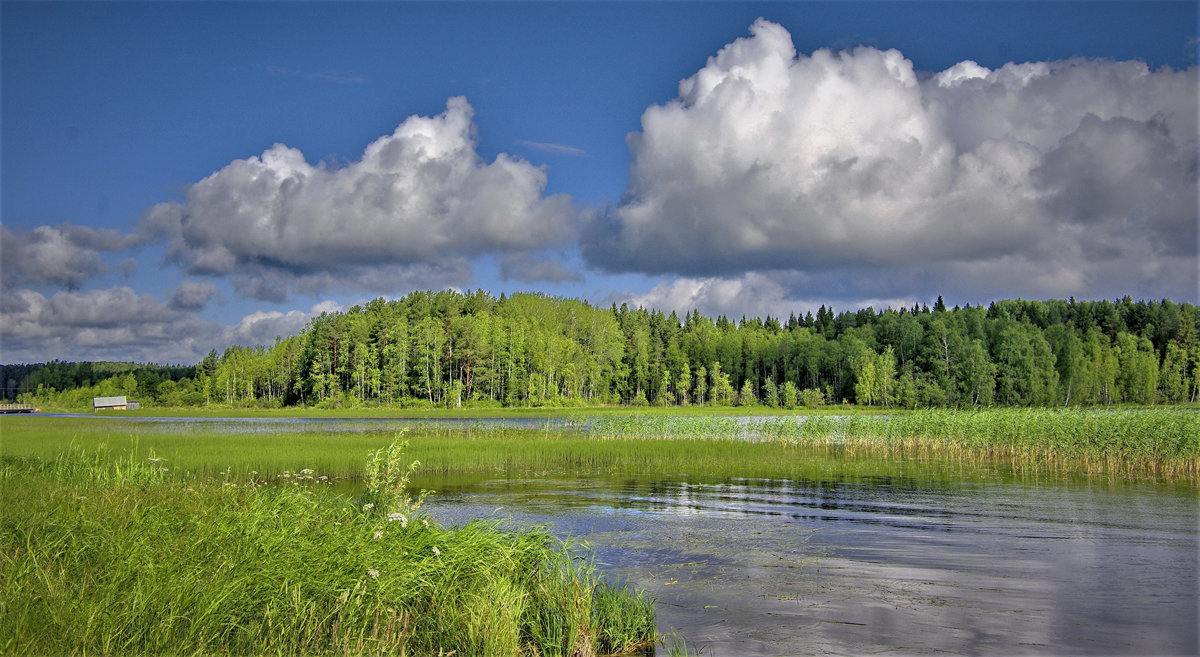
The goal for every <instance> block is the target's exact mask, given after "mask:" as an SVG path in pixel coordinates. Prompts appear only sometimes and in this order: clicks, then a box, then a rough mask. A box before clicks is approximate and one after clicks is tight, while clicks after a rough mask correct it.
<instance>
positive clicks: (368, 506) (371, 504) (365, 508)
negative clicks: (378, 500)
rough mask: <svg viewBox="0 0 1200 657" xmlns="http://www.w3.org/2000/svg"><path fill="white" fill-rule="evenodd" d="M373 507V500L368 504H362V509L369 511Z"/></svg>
mask: <svg viewBox="0 0 1200 657" xmlns="http://www.w3.org/2000/svg"><path fill="white" fill-rule="evenodd" d="M374 508H375V503H374V502H371V503H370V504H364V505H363V511H370V510H371V509H374Z"/></svg>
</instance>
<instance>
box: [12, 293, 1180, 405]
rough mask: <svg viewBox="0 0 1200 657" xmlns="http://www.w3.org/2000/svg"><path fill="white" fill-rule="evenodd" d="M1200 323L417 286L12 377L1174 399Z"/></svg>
mask: <svg viewBox="0 0 1200 657" xmlns="http://www.w3.org/2000/svg"><path fill="white" fill-rule="evenodd" d="M1198 328H1200V309H1198V308H1197V307H1196V306H1194V305H1192V304H1189V303H1179V304H1177V303H1174V302H1172V301H1169V300H1162V301H1149V302H1147V301H1136V302H1135V301H1133V300H1132V299H1130V298H1129V297H1126V298H1124V299H1120V300H1116V301H1075V300H1074V299H1070V300H1049V301H1026V300H1019V299H1018V300H1004V301H996V302H993V303H991V304H989V305H988V306H987V307H986V308H985V307H983V306H971V305H968V306H965V307H958V306H955V307H954V308H949V309H948V308H946V307H945V305H944V304H943V302H942V299H941V298H940V297H939V298H938V300H937V303H935V304H934V306H933V307H932V308H930V307H928V306H927V305H922V306H920V307H916V306H914V307H912V308H900V309H891V308H889V309H886V310H884V311H882V312H876V311H875V310H874V309H872V308H864V309H861V310H857V311H853V312H850V311H843V312H838V313H836V314H835V313H834V312H833V310H832V309H827V308H825V307H821V308H820V310H818V311H817V314H816V315H815V316H814V315H812V314H811V313H808V314H805V315H804V316H803V317H797V316H796V315H795V314H792V315H791V316H789V317H788V318H787V319H783V318H781V317H780V318H776V317H771V316H767V317H766V318H757V317H755V318H749V319H747V318H745V317H742V318H740V319H739V320H737V321H734V320H731V319H730V318H728V317H725V316H719V317H717V318H715V319H714V318H709V317H705V316H702V315H700V314H699V313H698V312H696V311H693V312H691V313H689V314H687V315H685V316H684V317H682V318H680V317H679V316H677V315H676V314H675V313H671V314H670V315H666V314H664V313H662V312H660V311H656V310H647V309H644V308H636V309H635V308H629V307H628V306H626V305H624V304H622V305H621V306H620V307H617V306H615V305H614V306H613V307H611V308H602V307H596V306H593V305H591V304H588V303H586V302H583V301H579V300H576V299H566V298H559V297H553V296H548V295H544V294H514V295H512V296H511V297H505V296H504V295H501V296H500V297H499V298H496V297H493V296H492V295H490V294H488V293H487V292H485V291H481V290H480V291H473V292H467V293H459V292H454V291H441V292H413V293H411V294H408V295H407V296H405V297H403V298H400V299H397V300H393V301H385V300H383V299H375V300H373V301H371V302H369V303H367V304H365V305H361V306H354V307H352V308H350V309H349V310H347V311H345V312H339V313H324V314H322V315H320V316H318V317H314V318H313V319H312V320H311V321H310V322H309V324H308V325H307V326H306V327H305V329H304V330H303V331H302V332H301V333H300V334H299V335H294V336H289V337H281V338H277V339H276V342H275V344H273V345H269V346H263V345H258V346H233V347H230V348H228V349H226V350H225V351H224V353H221V354H218V353H217V352H216V351H212V352H210V353H209V354H208V356H207V357H205V358H204V359H203V360H202V361H201V362H200V363H199V364H198V365H196V366H195V368H194V373H193V372H192V371H191V370H190V369H188V368H178V369H170V368H163V370H161V371H153V370H146V371H147V372H151V373H152V374H154V375H153V376H152V375H151V373H144V374H142V375H141V379H139V378H138V374H137V372H125V373H123V374H120V375H118V376H115V377H111V378H110V379H106V380H101V381H99V382H96V383H94V384H92V385H91V387H90V388H88V387H87V386H86V385H83V384H75V385H72V384H71V383H70V382H67V383H66V384H65V385H63V386H62V387H59V385H57V384H56V383H54V382H53V381H51V380H49V378H48V377H43V379H45V380H44V381H43V382H42V388H41V390H40V392H28V390H30V388H29V387H28V386H27V385H25V384H19V387H24V389H25V390H27V392H25V393H23V395H21V397H22V398H24V399H26V400H29V401H48V402H53V403H58V404H59V405H61V406H70V405H72V403H76V404H78V403H81V402H80V400H82V399H83V397H85V396H89V395H91V394H93V393H98V392H99V391H101V389H102V388H104V387H105V386H106V385H107V389H110V390H117V389H120V390H122V391H124V392H117V393H116V394H130V395H139V396H141V398H142V399H144V400H146V401H152V402H156V403H158V404H160V405H194V404H217V405H228V406H260V407H285V406H319V407H331V408H333V407H351V406H373V405H400V406H425V407H447V408H456V407H462V406H477V407H478V406H483V407H487V406H496V407H499V406H511V407H527V406H583V405H597V404H625V405H633V406H637V405H657V406H666V405H693V406H695V405H718V406H719V405H763V406H771V407H783V408H797V407H814V406H820V405H831V404H857V405H860V406H890V407H901V408H925V407H977V406H1087V405H1097V404H1113V403H1133V404H1155V403H1181V402H1194V401H1196V399H1197V396H1198V394H1200V335H1197V330H1198ZM26 367H28V366H26ZM36 373H37V371H36V369H35V370H34V371H33V372H32V374H36ZM189 374H190V375H191V376H188V375H189ZM120 377H124V378H123V379H122V378H120ZM6 380H9V381H11V380H12V379H9V378H8V376H7V375H6ZM112 380H116V381H117V383H112V382H111V381H112ZM74 397H79V398H80V399H79V400H75V399H74ZM89 401H90V400H89Z"/></svg>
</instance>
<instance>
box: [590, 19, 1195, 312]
mask: <svg viewBox="0 0 1200 657" xmlns="http://www.w3.org/2000/svg"><path fill="white" fill-rule="evenodd" d="M750 32H751V36H749V37H746V38H741V39H738V40H736V41H734V42H733V43H731V44H729V45H727V46H726V47H725V48H723V49H722V50H721V51H720V52H719V53H718V54H717V55H715V56H714V57H711V58H710V59H709V60H708V62H707V64H706V65H705V66H704V67H703V68H702V69H700V70H699V71H698V72H697V73H696V74H695V75H693V76H691V77H689V78H687V79H685V80H683V81H682V82H680V84H679V94H678V97H677V98H675V99H674V100H672V101H670V102H668V103H666V104H663V105H655V106H652V107H650V108H648V109H647V110H646V111H645V113H644V114H643V116H642V130H641V131H640V132H636V133H632V134H631V135H630V136H629V138H628V142H629V147H630V150H631V152H632V158H633V159H632V163H631V168H630V181H629V186H628V188H627V190H626V194H625V196H624V198H623V200H622V202H621V204H620V205H619V206H618V207H616V208H615V209H614V210H612V211H611V212H609V213H607V214H606V215H604V216H602V217H600V218H599V219H598V220H596V221H594V222H591V224H590V225H589V227H588V230H587V239H586V240H585V241H584V253H585V256H586V257H587V258H588V260H589V262H591V263H592V264H593V265H595V266H599V267H602V268H605V269H608V270H610V271H636V272H644V273H656V274H677V275H683V276H690V277H699V278H704V277H711V276H714V275H719V276H725V277H731V276H739V275H741V274H743V273H745V272H751V271H766V270H782V271H792V272H806V273H810V274H813V275H817V276H819V275H820V273H821V272H823V271H829V270H831V269H840V270H843V271H844V272H846V273H848V274H849V275H851V276H852V277H856V278H860V279H861V278H865V277H866V276H865V275H866V274H868V273H869V274H877V275H882V276H892V275H896V276H898V277H899V278H908V279H912V278H914V277H925V278H928V279H930V280H931V281H933V282H935V283H936V282H939V281H940V282H953V281H954V280H955V278H954V277H956V276H961V275H962V274H963V273H964V272H971V271H983V270H986V271H987V272H988V273H989V277H988V280H982V281H980V282H981V284H983V285H985V286H987V283H988V281H989V280H1003V281H1004V282H1005V283H1006V284H1007V285H1008V287H1006V288H1004V289H1003V290H1002V291H1000V294H1001V295H1002V296H1016V295H1022V294H1026V295H1033V294H1044V295H1064V296H1065V295H1070V294H1076V295H1084V296H1089V295H1090V296H1096V295H1107V294H1108V293H1109V291H1110V290H1109V285H1110V283H1112V282H1113V281H1114V280H1123V281H1124V283H1123V288H1121V289H1123V290H1125V291H1123V292H1120V293H1121V294H1124V293H1128V292H1129V291H1134V290H1142V289H1145V290H1148V293H1150V294H1152V295H1159V294H1162V295H1167V296H1177V297H1183V298H1189V297H1191V296H1192V295H1194V294H1195V290H1196V264H1195V263H1196V241H1197V233H1196V224H1197V209H1196V206H1197V203H1196V193H1197V190H1196V178H1197V122H1196V116H1197V70H1196V69H1195V68H1192V69H1189V70H1186V71H1174V70H1170V69H1165V68H1164V69H1162V70H1150V69H1149V68H1148V67H1147V66H1146V65H1145V64H1144V63H1141V62H1113V61H1106V60H1085V59H1078V60H1070V61H1060V62H1035V63H1026V64H1008V65H1006V66H1004V67H1001V68H999V69H997V70H990V69H987V68H985V67H983V66H980V65H979V64H977V63H975V62H970V61H967V62H961V63H959V64H956V65H955V66H953V67H951V68H950V69H948V70H946V71H942V72H940V73H936V74H933V75H926V74H923V73H920V72H918V71H916V70H915V69H914V67H913V64H912V62H911V61H909V60H908V59H906V58H905V57H904V56H903V55H902V54H901V53H900V52H898V51H896V50H878V49H875V48H866V47H861V48H856V49H853V50H849V51H843V52H833V51H830V50H818V51H816V52H814V53H812V54H811V55H803V54H797V53H796V51H795V48H794V46H793V44H792V40H791V35H790V34H789V33H788V32H787V30H785V29H784V28H783V27H781V26H779V25H777V24H774V23H771V22H769V21H766V20H762V19H760V20H758V21H757V22H755V23H754V25H753V26H751V28H750ZM1147 257H1149V258H1151V259H1153V260H1155V261H1156V262H1157V263H1158V266H1157V267H1151V268H1149V269H1147V268H1146V267H1145V266H1144V264H1143V259H1144V258H1147ZM874 287H879V286H874ZM846 292H847V294H848V295H851V296H857V297H858V298H867V297H870V296H872V294H873V290H871V289H868V288H860V289H850V290H847V291H846ZM909 293H910V294H912V293H920V291H918V290H912V291H910V292H909ZM934 293H935V294H936V291H935V292H934ZM888 298H890V296H889V297H888Z"/></svg>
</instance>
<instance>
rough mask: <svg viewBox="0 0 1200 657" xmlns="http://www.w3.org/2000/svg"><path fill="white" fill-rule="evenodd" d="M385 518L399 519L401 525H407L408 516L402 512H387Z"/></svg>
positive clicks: (390, 520) (393, 520) (392, 520)
mask: <svg viewBox="0 0 1200 657" xmlns="http://www.w3.org/2000/svg"><path fill="white" fill-rule="evenodd" d="M387 519H388V522H396V521H399V522H400V526H401V527H407V526H408V518H405V517H404V514H403V513H389V514H388V516H387Z"/></svg>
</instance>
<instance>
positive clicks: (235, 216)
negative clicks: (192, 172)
mask: <svg viewBox="0 0 1200 657" xmlns="http://www.w3.org/2000/svg"><path fill="white" fill-rule="evenodd" d="M545 186H546V175H545V172H544V171H543V170H542V169H541V168H539V167H536V166H533V165H532V164H530V163H528V162H526V161H523V160H520V159H516V158H513V157H510V156H508V155H505V154H501V155H499V156H498V157H496V158H495V160H493V161H492V162H490V163H488V162H485V161H483V159H482V158H481V157H480V156H479V155H478V153H477V152H476V137H475V124H474V122H473V110H472V108H471V106H470V105H469V104H468V103H467V101H466V99H464V98H451V99H450V100H449V101H447V103H446V111H445V112H443V113H442V114H439V115H437V116H434V117H421V116H412V117H409V118H408V119H406V120H405V121H404V122H403V123H401V124H400V126H399V127H397V128H396V130H395V132H394V133H393V134H391V135H387V136H384V137H381V138H379V139H378V140H376V141H375V142H373V143H371V144H370V145H369V146H367V148H366V150H365V151H364V152H363V154H362V157H361V159H359V160H358V161H356V162H354V163H352V164H349V165H347V166H345V167H342V168H328V167H324V166H313V165H310V164H308V163H307V162H306V161H305V159H304V155H303V154H302V153H301V152H300V151H299V150H296V149H294V148H289V147H287V146H285V145H283V144H276V145H274V146H273V147H271V148H270V149H268V150H267V151H266V152H264V153H263V154H262V155H261V156H259V157H250V158H247V159H244V160H236V161H234V162H232V163H230V164H229V165H228V166H226V167H225V168H223V169H221V170H219V171H217V172H215V173H213V174H212V175H210V176H209V177H207V178H205V179H204V180H202V181H200V182H198V183H196V184H194V185H192V186H191V187H190V188H189V189H188V191H187V195H186V200H184V201H183V202H182V203H163V204H159V205H157V206H155V207H154V208H152V209H151V211H150V212H149V213H147V216H146V217H145V219H144V221H143V230H146V231H149V232H153V233H157V234H159V235H165V236H166V237H167V238H168V239H169V240H170V243H171V257H173V258H174V259H175V260H176V261H177V262H179V263H180V264H181V265H183V266H184V267H185V268H186V269H187V271H189V272H190V273H193V274H209V275H219V276H230V277H231V279H232V280H233V282H234V284H235V286H236V287H237V289H238V290H239V292H241V293H243V294H246V295H247V296H250V297H253V298H258V299H265V300H274V301H279V300H282V299H284V298H286V297H287V296H288V295H289V294H290V293H291V292H293V291H304V292H310V293H311V292H315V291H318V290H322V289H328V288H330V287H336V283H337V282H338V281H342V282H344V283H347V287H350V286H352V287H356V288H362V287H375V288H377V289H378V288H386V289H388V290H389V291H391V290H394V288H395V287H396V285H397V281H399V282H402V283H404V284H406V285H411V284H414V283H417V284H423V285H455V284H462V283H464V282H468V281H469V280H470V269H469V265H468V264H467V261H466V258H470V257H474V256H478V255H481V254H485V253H495V252H510V253H511V252H520V251H524V250H529V249H540V248H544V247H548V246H553V245H558V244H561V243H562V242H563V241H564V240H570V239H572V238H573V236H574V234H575V218H574V217H575V210H574V208H573V206H572V204H571V201H570V199H569V198H568V197H567V196H565V195H553V196H544V195H543V190H544V189H545ZM389 281H390V283H389Z"/></svg>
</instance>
